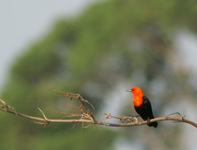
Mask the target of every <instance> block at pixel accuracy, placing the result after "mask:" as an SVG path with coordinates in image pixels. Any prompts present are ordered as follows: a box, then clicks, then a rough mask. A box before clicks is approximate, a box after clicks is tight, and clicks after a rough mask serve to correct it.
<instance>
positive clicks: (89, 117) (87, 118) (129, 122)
mask: <svg viewBox="0 0 197 150" xmlns="http://www.w3.org/2000/svg"><path fill="white" fill-rule="evenodd" d="M57 92H58V93H60V94H62V95H60V96H69V97H70V98H69V99H70V100H72V99H73V98H75V99H78V100H79V101H80V102H81V105H80V107H78V108H77V109H78V110H79V113H78V114H71V113H64V114H65V116H64V117H62V118H61V119H49V118H47V117H46V115H45V114H44V112H43V111H42V110H41V109H40V108H38V109H39V110H40V112H41V113H42V115H43V118H40V117H34V116H29V115H25V114H21V113H18V112H16V111H15V109H14V108H13V107H11V106H9V105H7V104H6V103H5V102H4V101H3V100H2V99H0V106H1V107H0V110H2V111H4V112H7V113H11V114H15V115H17V116H21V117H24V118H28V119H31V120H36V121H39V122H35V123H38V124H43V126H52V125H50V123H54V122H56V123H75V124H74V125H76V123H82V124H83V123H90V124H89V125H88V126H85V127H83V126H82V128H87V127H89V126H91V125H92V124H97V125H103V126H110V127H124V128H125V127H130V126H140V125H145V124H147V123H148V122H147V121H141V122H140V121H138V119H137V118H136V117H130V116H118V115H116V116H112V115H111V114H110V113H109V114H105V115H106V117H105V120H108V119H118V120H120V123H107V122H100V121H96V120H95V118H94V116H93V112H92V111H90V109H89V107H88V105H89V106H91V107H92V109H93V110H94V106H93V105H92V104H91V103H90V102H88V101H87V100H84V99H83V97H82V96H81V95H80V94H73V93H68V92H61V91H57ZM10 108H11V109H13V110H14V111H12V110H10ZM174 114H178V115H179V116H180V117H169V116H171V115H174ZM65 117H71V119H67V118H66V119H63V118H65ZM76 117H77V118H76ZM184 117H185V116H182V115H181V114H180V113H178V112H175V113H172V114H169V115H167V116H166V117H159V118H154V119H151V120H150V122H155V121H167V120H168V121H178V122H184V123H188V124H190V125H192V126H194V127H196V128H197V124H196V123H194V122H192V121H190V120H187V119H185V118H184Z"/></svg>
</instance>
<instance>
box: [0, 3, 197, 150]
mask: <svg viewBox="0 0 197 150" xmlns="http://www.w3.org/2000/svg"><path fill="white" fill-rule="evenodd" d="M193 3H194V2H193V1H192V0H188V1H178V0H166V1H156V0H151V1H144V0H132V1H129V0H125V1H120V0H112V1H105V2H102V3H99V4H96V5H94V6H92V7H91V8H90V9H88V10H87V11H86V12H85V13H84V14H82V15H81V16H79V17H78V18H75V19H72V20H59V21H58V22H56V23H55V25H54V27H53V29H52V30H51V31H50V32H49V33H48V34H47V35H46V36H45V37H44V38H43V39H42V40H41V41H39V42H35V43H34V44H33V45H31V46H30V48H28V49H27V51H26V53H25V54H24V55H23V56H22V57H21V58H19V59H18V60H17V62H16V64H15V65H14V66H13V68H12V70H11V77H10V82H9V83H8V84H7V86H6V87H5V90H4V92H3V94H2V96H1V98H2V99H4V100H6V102H8V104H9V105H11V106H14V107H15V109H17V110H18V111H19V110H20V111H23V113H26V114H30V115H33V114H38V110H37V109H36V108H37V107H38V106H39V107H41V108H42V110H44V111H45V110H47V112H46V111H45V113H46V114H47V113H48V114H50V115H51V116H52V117H55V116H58V114H54V111H55V110H58V109H60V108H59V105H60V104H62V103H61V102H62V99H63V98H62V97H57V96H55V93H52V90H53V89H57V90H62V91H65V90H66V91H70V92H73V93H79V92H80V93H81V95H83V97H84V98H86V99H89V101H91V103H93V105H94V106H96V110H97V112H98V111H99V109H100V108H102V106H103V105H102V104H103V100H104V96H105V95H106V94H107V93H108V92H110V91H111V90H113V89H114V87H115V85H116V84H117V83H118V82H119V81H120V80H122V79H124V80H126V81H128V83H130V84H131V85H135V86H140V87H141V88H143V89H144V91H147V93H150V94H151V97H155V99H157V102H156V101H155V105H156V106H157V107H156V108H155V113H156V114H157V115H158V116H159V115H160V114H161V113H162V110H163V109H165V108H166V107H168V106H169V105H170V104H171V103H172V101H177V95H179V94H184V93H183V92H180V91H182V90H181V89H183V88H184V89H186V90H185V91H184V92H188V91H189V92H192V91H191V88H190V85H189V84H188V83H187V79H188V74H187V72H186V71H184V69H182V70H175V69H174V66H173V63H172V61H169V58H170V56H172V55H174V54H176V51H175V50H174V49H173V39H172V35H173V33H174V29H176V28H177V27H184V28H189V29H190V30H193V31H195V32H196V30H197V28H196V26H195V24H196V19H195V18H196V15H197V11H196V10H197V9H195V4H193ZM188 16H189V17H188ZM154 87H161V90H160V91H159V88H158V90H157V92H152V93H151V91H154V90H153V89H154ZM169 87H170V88H169ZM128 88H130V87H128ZM126 89H127V87H125V90H126ZM164 91H165V92H164ZM122 92H124V91H122ZM174 93H176V94H174ZM63 104H65V105H67V104H66V103H63ZM29 106H31V107H29ZM61 107H63V105H61ZM129 107H130V106H129ZM127 109H128V108H127ZM129 109H130V108H129ZM20 111H19V112H20ZM123 111H124V110H123ZM173 112H174V111H173ZM5 115H6V116H5ZM1 118H3V119H4V121H3V122H2V123H1V125H0V126H1V130H2V131H1V132H2V133H1V136H0V139H1V141H2V144H1V146H2V147H3V149H5V150H6V149H27V148H28V149H30V148H29V147H32V149H33V148H34V149H45V148H48V149H50V148H51V147H52V148H53V149H54V148H55V149H62V148H63V147H64V148H67V149H72V148H69V147H67V146H70V147H72V146H73V149H79V147H78V146H80V149H88V148H89V149H92V147H89V144H88V143H87V142H89V143H91V144H92V143H94V144H93V145H95V146H96V148H97V149H103V148H106V147H107V146H108V144H111V143H112V141H113V140H115V136H112V135H114V133H113V132H112V131H106V132H104V130H103V129H101V133H103V134H102V135H101V134H99V135H98V134H97V132H96V130H95V131H94V130H93V131H92V130H90V131H84V132H83V134H82V136H84V138H85V139H84V138H82V140H79V141H80V142H81V143H84V145H82V144H79V145H78V144H76V143H78V141H76V138H77V136H78V134H79V132H74V131H71V132H72V136H71V135H66V136H65V137H64V138H65V139H64V138H63V137H62V134H61V133H59V132H58V131H56V132H54V131H52V130H47V133H48V134H46V132H45V131H44V129H43V128H41V127H40V126H37V125H35V124H33V123H32V122H29V121H28V120H24V119H19V118H18V117H15V116H14V117H13V116H7V114H3V115H1ZM61 127H62V128H64V129H66V130H68V127H67V125H64V126H61ZM163 127H164V126H162V125H161V128H163ZM4 128H6V130H3V129H4ZM164 128H166V129H168V130H169V132H170V133H172V136H173V137H174V139H177V140H178V139H179V138H178V137H179V136H180V133H179V132H181V129H180V128H179V127H177V126H174V127H172V128H171V129H170V128H169V127H164ZM175 128H176V131H175V130H174V129H175ZM177 130H178V131H177ZM142 131H144V130H142ZM151 131H152V130H151ZM92 132H94V133H92ZM133 132H135V131H133ZM157 132H160V133H161V132H162V129H158V130H157ZM135 134H137V133H135ZM154 134H155V135H156V136H158V137H159V138H160V139H161V140H165V141H166V143H168V144H166V145H167V147H169V148H174V149H178V148H179V147H178V146H176V145H175V144H176V141H173V142H172V141H170V140H169V136H167V135H163V136H162V135H158V133H156V131H155V132H154ZM93 135H94V136H93ZM138 136H139V135H138ZM134 138H137V137H135V136H133V137H131V140H133V139H134ZM105 140H110V142H106V141H105ZM5 141H7V142H5ZM96 141H99V143H97V142H96ZM21 142H23V143H24V146H23V145H21V144H20V143H21ZM34 142H36V145H35V146H34V144H35V143H34ZM49 143H50V144H49ZM52 143H53V144H54V145H53V146H51V144H52ZM48 144H49V145H48ZM98 144H103V146H101V147H99V145H98ZM6 145H9V146H12V147H7V146H6ZM47 145H48V146H47ZM145 145H147V146H149V147H150V145H148V144H147V143H145ZM105 146H106V147H105ZM83 147H84V148H83Z"/></svg>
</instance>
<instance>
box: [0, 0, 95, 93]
mask: <svg viewBox="0 0 197 150" xmlns="http://www.w3.org/2000/svg"><path fill="white" fill-rule="evenodd" d="M96 1H98V0H58V1H56V0H50V1H48V0H16V1H15V0H5V1H2V0H0V69H1V71H0V92H1V90H2V85H3V84H5V80H6V79H8V78H7V77H8V72H9V69H10V67H11V64H13V63H14V61H15V60H16V58H17V56H20V55H21V53H22V51H23V50H25V48H26V47H28V46H29V44H30V43H31V42H33V41H35V40H36V39H37V38H39V37H40V36H41V35H42V34H43V33H45V32H47V30H49V29H50V26H52V25H53V23H54V21H55V19H56V18H58V17H62V16H63V17H70V16H73V15H78V14H79V13H80V12H82V11H84V9H85V8H87V7H88V6H89V5H90V4H92V3H94V2H96Z"/></svg>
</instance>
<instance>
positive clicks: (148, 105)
mask: <svg viewBox="0 0 197 150" xmlns="http://www.w3.org/2000/svg"><path fill="white" fill-rule="evenodd" d="M143 100H144V102H143V106H144V107H145V109H146V110H147V113H148V114H147V115H148V116H149V119H152V118H154V116H153V111H152V106H151V103H150V100H149V99H148V98H147V97H146V96H143Z"/></svg>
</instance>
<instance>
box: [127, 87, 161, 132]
mask: <svg viewBox="0 0 197 150" xmlns="http://www.w3.org/2000/svg"><path fill="white" fill-rule="evenodd" d="M127 91H128V92H131V93H133V95H134V97H133V103H134V108H135V111H136V112H137V113H138V115H139V116H141V118H142V119H143V120H145V121H146V120H147V121H148V123H147V125H148V126H149V127H152V126H153V127H155V128H157V126H158V123H157V122H150V119H154V116H153V111H152V106H151V103H150V100H149V99H148V98H147V97H146V96H144V93H143V91H142V90H141V89H140V88H139V87H134V88H131V89H129V90H127Z"/></svg>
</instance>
